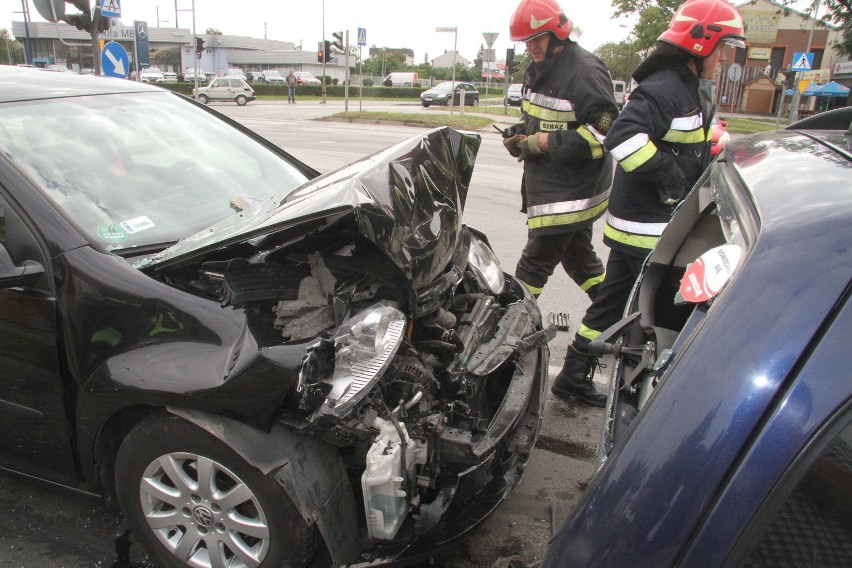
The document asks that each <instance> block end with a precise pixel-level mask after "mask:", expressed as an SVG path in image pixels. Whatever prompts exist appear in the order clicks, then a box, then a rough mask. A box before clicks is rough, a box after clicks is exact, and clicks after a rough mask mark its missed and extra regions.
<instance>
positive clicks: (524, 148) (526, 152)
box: [518, 134, 544, 162]
mask: <svg viewBox="0 0 852 568" xmlns="http://www.w3.org/2000/svg"><path fill="white" fill-rule="evenodd" d="M518 147H519V148H520V150H521V152H520V155H519V156H518V161H519V162H520V161H521V160H526V159H529V158H531V157H533V156H539V155H541V154H543V153H544V152H543V151H542V149H541V145H540V144H539V142H538V134H533V135H532V136H525V137H524V139H523V140H521V142H520V144H519V145H518Z"/></svg>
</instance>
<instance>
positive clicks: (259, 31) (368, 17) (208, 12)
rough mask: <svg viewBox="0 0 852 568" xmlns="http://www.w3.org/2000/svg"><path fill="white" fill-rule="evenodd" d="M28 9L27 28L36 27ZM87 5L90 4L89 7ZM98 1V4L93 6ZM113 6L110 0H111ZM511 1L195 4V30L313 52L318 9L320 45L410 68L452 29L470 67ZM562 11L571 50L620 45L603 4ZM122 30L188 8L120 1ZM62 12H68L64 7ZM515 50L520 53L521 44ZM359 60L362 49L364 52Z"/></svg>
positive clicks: (441, 46)
mask: <svg viewBox="0 0 852 568" xmlns="http://www.w3.org/2000/svg"><path fill="white" fill-rule="evenodd" d="M21 1H22V0H0V27H4V28H11V22H12V21H13V20H14V21H23V16H22V14H21V11H22V8H21ZM24 1H27V2H30V16H31V19H32V20H33V21H43V20H42V18H41V17H40V16H39V15H38V12H36V10H35V8H34V7H33V5H32V2H31V0H24ZM92 1H93V2H94V1H95V0H92ZM98 1H99V0H98ZM113 1H114V0H113ZM518 1H519V0H301V1H293V0H254V1H251V0H248V1H247V0H242V1H236V2H234V1H226V0H195V28H196V30H197V31H198V32H199V33H203V32H204V30H206V29H207V28H216V29H218V30H220V31H222V33H225V34H233V35H244V36H252V37H258V38H262V37H264V36H265V37H267V38H268V39H276V40H282V41H291V42H293V43H294V44H296V46H297V47H298V46H299V45H300V44H301V45H302V47H303V49H305V50H307V51H315V50H316V47H317V42H318V41H319V40H321V39H323V5H325V26H324V29H325V37H326V39H329V40H331V39H333V38H332V37H331V34H332V33H333V32H336V31H340V30H349V42H350V44H352V45H354V44H355V43H356V41H357V38H356V34H357V30H358V28H365V29H366V30H367V46H368V47H370V46H373V45H377V46H380V47H382V46H386V47H407V48H410V49H413V50H414V57H415V61H416V62H417V63H420V62H422V61H423V58H424V56H425V55H426V54H428V56H429V59H432V58H434V57H436V56H438V55H440V54H441V53H443V52H444V51H447V50H451V49H453V41H454V34H452V33H439V32H436V31H435V28H436V27H439V26H440V27H457V28H458V51H459V53H460V54H461V55H462V56H464V57H466V58H468V59H470V60H473V58H474V57H475V56H476V53H477V51H478V49H479V46H480V45H481V44H484V43H485V41H484V39H483V37H482V33H483V32H496V33H498V34H499V35H498V36H497V40H496V41H495V43H494V48H495V49H496V50H497V52H496V55H497V58H498V59H503V58H504V57H505V54H506V48H508V47H512V46H513V45H514V44H512V42H511V41H510V40H509V18H510V17H511V15H512V12H513V11H514V9H515V8H516V7H517V5H518ZM561 4H562V6H563V8H565V9H566V10H567V12H566V14H567V16H568V17H569V18H570V19H571V20H572V21H573V22H574V25H575V26H577V27H579V28H581V29H582V30H583V35H582V36H581V37H580V41H579V43H580V44H581V45H582V46H583V47H585V48H586V49H589V50H590V51H593V50H594V49H595V48H597V47H598V46H600V45H601V44H603V43H606V42H608V41H616V42H617V41H621V40H623V39H625V38H626V37H627V35H628V33H629V32H630V29H631V28H632V22H629V21H628V20H626V19H624V18H622V19H620V20H612V19H611V17H612V11H613V10H612V7H611V5H610V4H609V0H586V1H585V2H582V1H579V0H562V2H561ZM120 5H121V13H122V18H121V20H122V22H123V23H124V24H125V25H132V23H133V20H144V21H147V22H148V25H149V26H151V27H154V26H156V25H157V17H158V9H157V7H158V6H159V21H160V27H174V26H175V8H176V7H177V23H178V24H179V26H180V27H181V28H187V29H190V30H191V29H192V10H191V8H192V0H177V1H176V2H175V0H120ZM67 7H68V8H69V10H68V12H69V13H71V12H74V11H75V10H74V8H73V7H72V6H71V5H67ZM515 47H516V49H517V50H518V51H523V44H517V45H516V46H515ZM365 56H366V49H365Z"/></svg>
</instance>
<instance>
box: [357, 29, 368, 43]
mask: <svg viewBox="0 0 852 568" xmlns="http://www.w3.org/2000/svg"><path fill="white" fill-rule="evenodd" d="M358 45H360V46H362V47H363V46H365V45H367V28H358Z"/></svg>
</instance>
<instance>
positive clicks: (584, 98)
mask: <svg viewBox="0 0 852 568" xmlns="http://www.w3.org/2000/svg"><path fill="white" fill-rule="evenodd" d="M522 115H523V123H524V127H523V129H524V133H525V134H527V135H531V134H535V133H537V132H547V133H548V144H549V146H550V149H549V152H548V153H547V154H544V155H541V156H534V157H532V158H529V159H527V160H525V161H524V210H525V211H526V212H527V217H528V219H527V226H528V228H529V231H530V234H531V235H532V236H536V235H542V234H556V233H564V232H568V231H574V230H576V229H577V228H579V227H580V226H585V225H587V224H591V223H593V222H594V221H595V219H598V218H599V217H600V216H601V215H603V213H604V211H606V207H607V200H608V197H609V190H610V186H611V185H612V175H613V169H614V166H613V161H612V158H610V157H609V156H608V154H607V153H606V151H605V150H604V141H605V140H606V134H607V131H608V130H609V128H610V126H611V125H612V123H613V121H614V120H615V118H616V116H617V115H618V107H617V106H616V104H615V98H614V96H613V92H612V81H611V79H610V76H609V72H608V71H607V69H606V66H604V64H603V63H602V62H601V61H600V60H599V59H598V58H597V57H595V56H594V55H592V54H591V53H589V52H588V51H586V50H585V49H583V48H582V47H580V46H579V45H577V44H576V43H573V42H569V44H568V45H567V46H566V47H565V49H564V50H563V51H562V52H559V53H554V54H553V56H552V57H550V58H548V59H546V60H545V61H543V62H541V63H534V64H532V65H530V68H529V70H528V71H527V75H526V77H525V78H524V98H523V103H522Z"/></svg>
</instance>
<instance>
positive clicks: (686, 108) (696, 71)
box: [551, 0, 745, 406]
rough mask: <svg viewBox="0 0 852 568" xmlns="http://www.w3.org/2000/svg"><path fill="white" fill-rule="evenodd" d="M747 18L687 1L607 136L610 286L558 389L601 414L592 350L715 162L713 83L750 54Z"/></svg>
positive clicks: (721, 4) (714, 2) (586, 322)
mask: <svg viewBox="0 0 852 568" xmlns="http://www.w3.org/2000/svg"><path fill="white" fill-rule="evenodd" d="M744 40H745V33H744V31H743V20H742V17H741V16H740V13H739V12H738V11H737V9H736V8H735V7H734V6H732V5H731V4H729V3H728V2H727V0H688V1H687V2H686V3H685V4H683V5H681V6H680V8H678V10H677V11H676V12H675V15H674V17H673V18H672V21H671V23H670V24H669V27H668V29H667V30H666V31H665V32H663V34H662V35H661V36H660V37H659V38H658V40H657V46H656V49H655V50H654V52H653V53H652V54H651V55H650V56H649V57H648V59H646V60H645V61H644V62H643V63H642V64H641V65H640V66H639V67H638V68H637V69H636V71H635V72H634V74H633V79H634V80H635V81H636V82H637V83H638V84H639V86H638V87H637V88H636V89H634V90H633V93H632V94H631V95H630V102H629V103H628V104H627V105H625V107H624V108H623V109H622V111H621V115H620V116H619V117H618V119H617V120H616V121H615V122H614V123H613V125H612V128H610V130H609V134H608V135H607V137H606V141H605V147H606V149H607V150H608V151H609V152H611V153H612V155H613V157H614V158H615V159H616V160H617V161H618V166H619V167H618V168H617V170H616V173H615V180H614V182H613V186H612V194H611V195H610V201H609V211H608V212H607V216H606V225H605V227H604V243H605V244H606V245H607V246H609V247H610V253H609V258H608V260H607V266H606V278H605V279H604V281H603V283H602V284H601V287H600V290H599V291H598V295H597V297H596V298H595V299H594V301H593V302H592V305H591V306H590V307H589V309H588V310H587V311H586V314H585V316H584V317H583V320H582V323H581V325H580V327H579V329H578V330H577V333H576V335H575V336H574V341H573V343H572V344H571V345H569V346H568V352H567V354H566V357H565V364H564V366H563V368H562V371H561V372H560V373H559V375H558V376H557V377H556V379H555V380H554V383H553V386H552V387H551V391H552V392H553V393H554V394H556V395H557V396H559V397H561V398H571V397H573V398H577V399H579V400H581V401H583V402H585V403H587V404H589V405H592V406H604V405H605V404H606V395H604V394H602V393H599V392H597V391H596V390H595V387H594V383H593V382H592V375H593V373H594V368H595V366H596V363H597V361H596V360H595V359H594V357H592V356H591V355H590V354H589V352H588V346H589V343H590V342H591V341H592V340H593V339H595V338H597V337H598V336H599V335H600V334H601V332H602V331H604V330H606V329H607V328H608V327H609V326H611V325H613V324H615V323H617V322H618V321H619V320H620V319H621V318H622V316H623V311H624V308H625V306H626V304H627V299H628V296H629V294H630V290H631V288H632V287H633V284H634V282H635V281H636V278H637V277H638V276H639V271H640V269H641V267H642V264H643V261H644V259H645V258H646V257H647V256H648V254H649V253H650V252H651V250H652V249H653V248H654V246H655V245H656V244H657V241H658V240H659V238H660V234H661V233H662V231H663V229H664V228H665V227H666V225H667V224H668V222H669V220H670V218H671V215H672V212H673V211H674V208H675V206H676V205H677V204H678V203H680V201H681V200H682V199H683V198H684V196H685V195H686V193H687V191H689V189H690V188H691V187H692V186H693V184H694V183H695V182H696V181H698V178H699V177H700V176H701V174H702V172H703V171H704V169H705V168H706V167H707V166H708V165H709V164H710V158H711V156H710V151H709V149H710V146H709V140H710V139H711V136H710V121H711V120H712V118H713V113H714V112H715V105H714V104H713V101H714V94H715V93H714V91H715V82H714V78H715V76H716V73H717V72H718V69H719V66H720V65H721V64H722V63H724V62H725V60H726V57H725V52H724V48H725V45H726V44H732V45H735V46H737V47H742V48H745V43H743V42H744Z"/></svg>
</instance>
